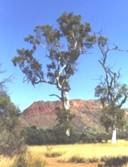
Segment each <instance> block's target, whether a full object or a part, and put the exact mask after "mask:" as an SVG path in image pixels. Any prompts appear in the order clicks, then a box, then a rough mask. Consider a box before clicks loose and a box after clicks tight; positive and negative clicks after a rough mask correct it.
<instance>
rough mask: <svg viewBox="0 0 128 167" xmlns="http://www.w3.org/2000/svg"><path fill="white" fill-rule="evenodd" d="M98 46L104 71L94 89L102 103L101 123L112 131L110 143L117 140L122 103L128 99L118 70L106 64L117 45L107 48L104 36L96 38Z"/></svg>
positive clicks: (127, 87)
mask: <svg viewBox="0 0 128 167" xmlns="http://www.w3.org/2000/svg"><path fill="white" fill-rule="evenodd" d="M98 46H99V49H100V51H101V54H102V57H101V59H100V60H99V63H100V65H101V67H102V69H103V72H104V78H103V80H102V81H101V82H100V84H99V85H98V86H97V87H96V89H95V95H96V96H97V97H98V98H99V99H100V101H101V104H102V116H101V123H102V124H103V125H104V127H105V129H106V131H109V130H111V131H112V143H116V141H117V137H116V135H117V129H118V128H121V127H122V126H123V124H124V122H125V121H124V114H125V111H124V110H123V109H122V106H123V104H124V103H125V102H126V100H127V99H128V86H127V85H126V84H120V82H119V79H120V72H119V71H118V72H115V71H113V70H112V68H111V67H110V65H108V55H109V53H110V52H111V51H117V50H119V49H118V47H117V46H115V47H114V48H111V49H110V48H109V46H108V41H107V39H106V38H105V37H102V36H100V37H99V38H98Z"/></svg>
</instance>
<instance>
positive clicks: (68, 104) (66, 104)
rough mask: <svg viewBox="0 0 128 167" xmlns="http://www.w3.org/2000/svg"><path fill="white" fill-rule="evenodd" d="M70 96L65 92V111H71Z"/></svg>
mask: <svg viewBox="0 0 128 167" xmlns="http://www.w3.org/2000/svg"><path fill="white" fill-rule="evenodd" d="M68 94H69V92H64V93H63V96H64V109H65V110H69V109H70V102H69V98H68Z"/></svg>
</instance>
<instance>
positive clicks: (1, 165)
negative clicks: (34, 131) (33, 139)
mask: <svg viewBox="0 0 128 167" xmlns="http://www.w3.org/2000/svg"><path fill="white" fill-rule="evenodd" d="M51 148H52V149H51V150H50V154H51V155H52V154H54V153H56V154H59V155H60V156H59V157H54V158H53V157H52V156H51V157H46V153H47V154H49V151H48V149H47V147H46V146H32V147H28V152H27V160H28V162H29V164H30V165H31V164H33V163H34V162H35V161H38V160H40V161H42V162H43V161H44V160H45V161H46V167H52V166H53V167H62V166H65V167H69V166H70V167H79V166H82V164H81V165H80V164H78V163H77V164H72V165H71V160H74V159H75V161H77V160H78V162H79V161H80V162H81V163H82V162H83V163H84V162H85V163H86V162H88V163H91V164H93V163H94V164H93V166H95V162H96V161H94V162H93V160H97V163H98V161H100V160H101V159H102V160H103V159H110V160H111V157H128V141H118V143H117V144H114V145H112V144H111V143H104V144H73V145H54V146H51ZM74 157H75V158H74ZM15 158H16V157H14V158H11V159H9V158H5V157H0V167H11V166H12V164H13V162H14V160H15ZM115 160H116V159H115ZM125 160H126V158H125ZM116 161H117V160H116ZM66 162H68V163H66ZM69 162H70V163H69ZM63 163H64V165H62V164H63ZM72 163H73V162H72ZM74 163H75V162H74ZM52 164H56V165H52ZM84 166H85V164H84ZM125 166H128V165H126V164H125Z"/></svg>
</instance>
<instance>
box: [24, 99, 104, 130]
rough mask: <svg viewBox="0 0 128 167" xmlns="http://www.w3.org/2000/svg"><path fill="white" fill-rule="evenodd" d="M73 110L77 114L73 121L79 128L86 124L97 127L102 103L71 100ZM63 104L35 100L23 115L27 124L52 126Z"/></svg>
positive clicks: (42, 126)
mask: <svg viewBox="0 0 128 167" xmlns="http://www.w3.org/2000/svg"><path fill="white" fill-rule="evenodd" d="M70 104H71V112H72V113H73V114H74V115H75V117H74V119H73V121H72V123H73V124H74V125H75V127H76V128H78V129H83V128H84V127H86V126H90V127H97V128H98V126H99V125H98V124H99V122H100V121H99V116H100V114H99V113H100V112H99V111H100V109H101V104H100V102H98V101H95V100H88V101H85V100H79V99H78V100H71V101H70ZM60 106H61V102H59V101H54V102H52V101H48V102H44V101H38V102H34V103H33V104H32V105H31V106H30V107H28V108H27V109H26V110H24V112H23V113H22V115H21V118H22V121H23V122H24V124H25V126H36V127H40V128H52V127H53V126H54V125H55V124H56V122H57V121H56V108H57V107H60Z"/></svg>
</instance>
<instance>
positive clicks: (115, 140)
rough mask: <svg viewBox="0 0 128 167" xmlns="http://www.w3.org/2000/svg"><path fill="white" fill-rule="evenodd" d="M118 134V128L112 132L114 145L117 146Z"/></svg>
mask: <svg viewBox="0 0 128 167" xmlns="http://www.w3.org/2000/svg"><path fill="white" fill-rule="evenodd" d="M116 134H117V130H116V128H114V129H113V130H112V144H115V143H116V142H117V138H116Z"/></svg>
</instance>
